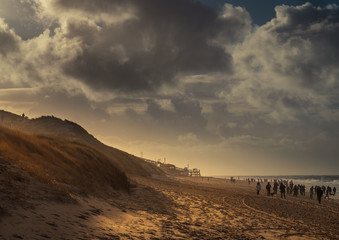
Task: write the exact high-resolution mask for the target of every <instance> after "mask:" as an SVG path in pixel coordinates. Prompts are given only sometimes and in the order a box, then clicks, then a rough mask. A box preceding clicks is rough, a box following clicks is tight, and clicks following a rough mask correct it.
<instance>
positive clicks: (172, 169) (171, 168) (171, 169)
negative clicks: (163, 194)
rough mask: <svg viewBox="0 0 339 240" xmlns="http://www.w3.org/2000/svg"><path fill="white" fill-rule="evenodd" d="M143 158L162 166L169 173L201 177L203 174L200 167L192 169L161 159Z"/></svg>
mask: <svg viewBox="0 0 339 240" xmlns="http://www.w3.org/2000/svg"><path fill="white" fill-rule="evenodd" d="M142 160H144V161H146V162H148V163H151V164H154V165H156V166H157V167H159V168H161V169H162V170H164V171H165V172H167V173H169V174H173V175H179V176H188V177H200V176H201V174H200V169H198V168H192V169H190V168H189V167H184V168H180V167H177V166H175V165H174V164H170V163H165V162H164V163H162V162H160V161H153V160H150V159H146V158H142Z"/></svg>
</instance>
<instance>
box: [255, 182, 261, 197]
mask: <svg viewBox="0 0 339 240" xmlns="http://www.w3.org/2000/svg"><path fill="white" fill-rule="evenodd" d="M255 188H256V189H257V195H259V193H260V190H261V185H260V182H257V186H256V187H255Z"/></svg>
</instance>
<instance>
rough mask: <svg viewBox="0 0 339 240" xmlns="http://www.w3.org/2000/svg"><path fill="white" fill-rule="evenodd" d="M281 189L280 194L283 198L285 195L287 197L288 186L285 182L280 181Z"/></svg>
mask: <svg viewBox="0 0 339 240" xmlns="http://www.w3.org/2000/svg"><path fill="white" fill-rule="evenodd" d="M279 189H280V196H281V198H283V196H284V198H286V194H285V192H286V186H285V185H284V184H283V183H280V187H279Z"/></svg>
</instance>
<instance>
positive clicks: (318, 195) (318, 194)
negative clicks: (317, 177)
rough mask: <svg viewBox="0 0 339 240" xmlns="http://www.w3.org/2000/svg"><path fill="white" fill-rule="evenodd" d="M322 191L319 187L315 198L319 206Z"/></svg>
mask: <svg viewBox="0 0 339 240" xmlns="http://www.w3.org/2000/svg"><path fill="white" fill-rule="evenodd" d="M323 194H324V193H323V190H322V189H321V187H318V188H317V198H318V202H319V204H321V198H322V197H323Z"/></svg>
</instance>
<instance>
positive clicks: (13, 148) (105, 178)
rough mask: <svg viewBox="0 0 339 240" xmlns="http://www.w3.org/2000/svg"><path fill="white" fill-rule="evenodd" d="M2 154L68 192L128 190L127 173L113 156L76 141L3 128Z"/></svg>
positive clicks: (46, 181) (0, 132)
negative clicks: (120, 167)
mask: <svg viewBox="0 0 339 240" xmlns="http://www.w3.org/2000/svg"><path fill="white" fill-rule="evenodd" d="M0 156H3V157H5V158H7V159H10V160H11V161H13V163H14V162H15V164H18V166H19V167H20V168H22V169H23V170H26V171H28V172H29V173H30V174H31V175H33V176H36V177H38V178H39V179H40V180H41V181H43V182H45V183H46V184H49V185H51V186H52V187H53V188H55V189H56V190H58V191H62V192H65V193H69V192H74V191H77V192H78V193H85V194H88V193H96V192H99V193H100V192H103V191H107V190H109V189H111V188H113V189H123V190H126V191H128V189H129V183H128V179H127V177H126V174H125V173H124V172H123V171H121V170H120V169H119V168H118V167H116V165H115V164H114V163H112V161H111V160H110V159H108V158H107V157H106V156H105V155H104V154H102V153H100V152H99V151H97V150H96V149H94V148H92V147H90V146H88V145H86V144H83V143H79V142H76V141H70V140H67V139H63V138H57V137H47V136H43V135H29V134H26V133H23V132H19V131H15V130H11V129H8V128H4V127H0Z"/></svg>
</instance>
